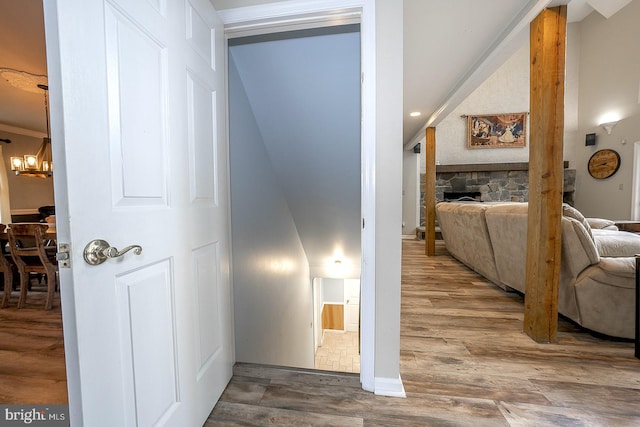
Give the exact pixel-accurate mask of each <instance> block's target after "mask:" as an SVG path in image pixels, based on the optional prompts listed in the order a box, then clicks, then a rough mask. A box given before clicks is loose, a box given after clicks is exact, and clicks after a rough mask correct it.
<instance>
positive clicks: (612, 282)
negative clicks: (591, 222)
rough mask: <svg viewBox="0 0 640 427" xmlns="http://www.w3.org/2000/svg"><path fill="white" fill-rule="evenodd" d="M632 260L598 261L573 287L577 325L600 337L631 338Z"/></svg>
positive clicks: (632, 314)
mask: <svg viewBox="0 0 640 427" xmlns="http://www.w3.org/2000/svg"><path fill="white" fill-rule="evenodd" d="M634 276H635V258H632V257H626V258H602V259H601V261H600V262H599V263H598V264H596V265H592V266H591V267H589V268H587V269H585V270H584V271H583V272H582V273H581V274H580V276H578V279H577V281H576V284H575V293H576V298H577V302H578V307H579V309H580V324H581V325H582V326H584V327H585V328H589V329H591V330H593V331H596V332H600V333H602V334H606V335H611V336H614V337H621V338H633V337H634V336H635V322H634V320H635V304H634V302H635V280H634Z"/></svg>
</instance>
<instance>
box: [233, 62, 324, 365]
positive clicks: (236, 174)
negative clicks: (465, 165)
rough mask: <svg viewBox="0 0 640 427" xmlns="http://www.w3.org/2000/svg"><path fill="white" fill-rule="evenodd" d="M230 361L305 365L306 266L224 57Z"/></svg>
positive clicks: (309, 341) (309, 345) (309, 361)
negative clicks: (230, 273)
mask: <svg viewBox="0 0 640 427" xmlns="http://www.w3.org/2000/svg"><path fill="white" fill-rule="evenodd" d="M229 98H230V100H229V104H230V107H229V110H230V111H229V123H230V125H229V133H230V171H231V228H232V248H233V252H232V262H233V292H234V313H235V341H236V360H237V361H239V362H253V363H264V364H275V365H285V366H298V367H306V368H313V366H314V343H313V329H312V322H313V301H312V288H311V278H310V276H309V264H308V261H307V258H306V255H305V253H304V249H303V247H302V243H301V242H300V238H299V236H298V232H297V230H296V226H295V223H294V221H293V218H292V216H291V212H290V211H289V208H288V206H287V203H286V200H285V198H284V196H283V194H282V192H281V190H280V188H279V185H278V181H277V178H276V175H275V173H274V171H273V168H272V166H271V163H270V161H269V157H268V155H267V153H266V150H265V147H264V144H263V142H262V138H261V136H260V132H259V130H258V128H257V125H256V123H255V119H254V117H253V113H252V111H251V108H250V106H249V103H248V100H247V98H246V94H245V93H244V89H243V87H242V84H241V82H240V79H239V78H238V73H237V70H236V69H235V64H234V62H233V58H232V57H230V58H229Z"/></svg>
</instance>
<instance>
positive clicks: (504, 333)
mask: <svg viewBox="0 0 640 427" xmlns="http://www.w3.org/2000/svg"><path fill="white" fill-rule="evenodd" d="M423 253H424V242H418V241H412V240H405V241H403V273H402V320H401V367H400V370H401V375H402V379H403V382H404V385H405V389H406V392H407V398H406V399H397V398H387V397H381V396H374V395H372V394H371V393H368V392H365V391H362V390H361V389H360V384H359V379H358V375H357V374H348V373H335V372H327V371H311V370H302V369H287V368H278V367H265V366H256V365H247V364H238V365H237V366H236V367H235V375H234V377H233V378H232V380H231V382H230V384H229V386H228V387H227V389H226V391H225V392H224V394H223V396H222V398H221V400H220V402H218V404H217V405H216V407H215V408H214V410H213V412H212V413H211V415H210V418H209V420H208V421H207V424H206V425H207V426H270V425H273V426H287V425H291V426H303V425H318V426H351V425H354V426H405V425H406V426H467V425H469V426H470V425H479V426H607V427H608V426H616V427H618V426H639V425H640V360H638V359H636V358H634V357H633V344H632V343H630V342H621V341H614V340H606V339H601V338H597V337H594V336H592V335H590V334H589V333H587V332H585V331H584V330H582V329H580V328H578V327H576V326H574V325H573V324H571V323H569V322H566V321H563V320H561V322H560V326H559V334H558V337H559V342H558V343H557V344H546V345H542V344H536V343H534V342H533V341H531V340H530V339H529V338H528V337H527V336H526V335H524V334H523V333H522V332H521V330H522V316H523V315H522V312H523V309H522V303H523V300H522V297H521V296H520V295H518V294H515V293H514V294H512V293H505V292H503V291H502V290H500V289H498V288H496V287H495V286H493V285H491V284H490V283H487V282H486V281H485V280H483V279H482V278H481V277H480V276H478V275H477V274H475V273H473V272H471V271H470V270H468V269H467V268H466V267H464V266H463V265H461V264H460V263H458V262H457V261H455V260H454V259H452V258H451V257H450V256H448V254H447V253H446V250H444V248H443V247H442V246H441V245H439V246H438V247H437V254H438V255H437V256H436V257H432V258H427V257H425V256H424V255H423ZM43 303H44V300H40V299H39V298H38V297H37V296H36V298H35V299H32V300H31V302H30V303H29V307H28V308H26V309H22V310H16V309H15V299H14V300H12V308H8V309H2V310H0V402H1V403H33V404H35V403H46V404H53V403H65V402H66V401H67V394H66V381H65V372H64V352H63V344H62V328H61V315H60V305H59V304H60V303H59V300H57V301H56V305H55V306H54V310H52V311H44V310H42V309H41V308H40V304H43Z"/></svg>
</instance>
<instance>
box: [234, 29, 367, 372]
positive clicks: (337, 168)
mask: <svg viewBox="0 0 640 427" xmlns="http://www.w3.org/2000/svg"><path fill="white" fill-rule="evenodd" d="M228 67H229V72H228V75H229V123H230V128H229V134H230V174H231V225H232V238H233V244H232V248H233V256H232V259H233V277H234V311H235V312H236V313H243V316H241V317H239V316H236V329H235V332H236V357H237V360H238V361H240V362H253V363H265V364H276V365H287V366H299V367H307V368H312V367H313V366H314V351H313V350H314V346H313V340H314V334H313V328H311V327H310V325H313V298H312V292H310V291H309V277H310V276H312V277H328V276H330V277H339V278H342V279H344V278H349V277H358V278H359V277H360V270H361V230H360V218H361V202H360V200H361V189H360V186H361V170H360V162H361V155H362V154H361V149H360V135H361V127H360V123H361V120H360V98H361V94H360V32H359V25H353V24H352V25H342V26H334V27H326V28H318V29H310V30H299V31H291V32H284V33H278V34H267V35H260V36H249V37H242V38H236V39H232V40H230V41H229V52H228ZM257 260H261V262H256V261H257ZM343 301H344V300H343V298H342V297H341V298H340V302H341V303H343ZM245 337H251V339H250V340H249V339H247V338H245ZM274 347H276V348H274Z"/></svg>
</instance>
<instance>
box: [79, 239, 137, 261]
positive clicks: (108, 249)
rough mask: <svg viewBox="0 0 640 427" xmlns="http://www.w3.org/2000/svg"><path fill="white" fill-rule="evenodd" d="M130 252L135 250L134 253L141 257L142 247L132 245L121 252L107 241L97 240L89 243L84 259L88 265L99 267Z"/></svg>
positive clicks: (85, 248)
mask: <svg viewBox="0 0 640 427" xmlns="http://www.w3.org/2000/svg"><path fill="white" fill-rule="evenodd" d="M130 250H133V253H135V254H136V255H140V254H141V253H142V246H140V245H130V246H127V247H125V248H123V249H122V250H121V251H119V250H118V248H116V247H114V246H111V245H110V244H109V242H107V241H106V240H102V239H96V240H92V241H90V242H89V243H87V246H85V247H84V253H83V257H84V260H85V262H86V263H87V264H89V265H99V264H102V263H103V262H105V261H106V260H107V259H109V258H118V257H121V256H122V255H124V254H126V253H127V252H129V251H130Z"/></svg>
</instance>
